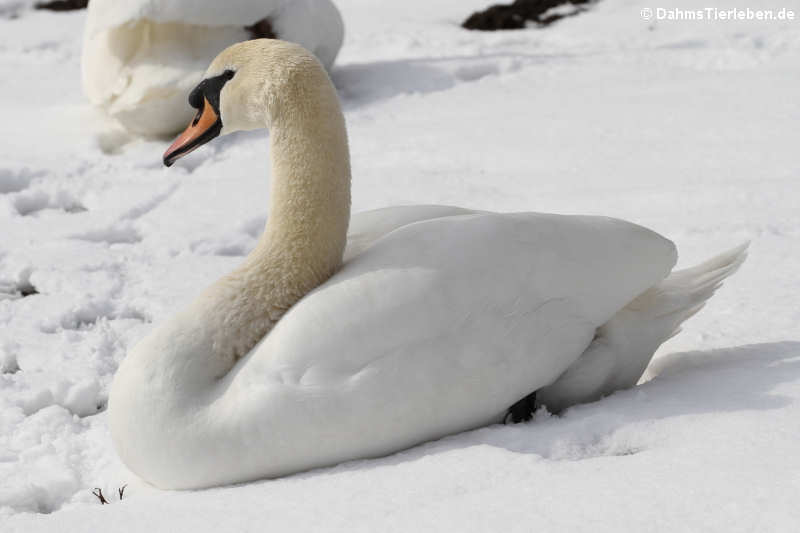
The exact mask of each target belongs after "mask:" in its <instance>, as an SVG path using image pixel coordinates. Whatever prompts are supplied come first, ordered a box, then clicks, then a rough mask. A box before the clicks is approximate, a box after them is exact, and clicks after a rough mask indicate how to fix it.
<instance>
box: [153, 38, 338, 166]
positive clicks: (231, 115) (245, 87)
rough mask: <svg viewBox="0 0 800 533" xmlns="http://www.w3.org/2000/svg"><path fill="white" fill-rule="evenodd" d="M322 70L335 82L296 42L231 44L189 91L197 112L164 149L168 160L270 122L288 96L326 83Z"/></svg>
mask: <svg viewBox="0 0 800 533" xmlns="http://www.w3.org/2000/svg"><path fill="white" fill-rule="evenodd" d="M320 75H321V76H323V77H324V80H325V81H323V83H325V82H327V83H328V84H329V83H330V81H328V79H327V74H326V73H325V69H324V67H323V66H322V65H321V64H320V63H319V61H318V60H317V59H316V58H315V57H314V55H313V54H311V52H309V51H307V50H306V49H304V48H303V47H301V46H300V45H297V44H294V43H288V42H285V41H280V40H277V39H254V40H251V41H245V42H242V43H237V44H234V45H232V46H230V47H228V48H226V49H225V50H223V51H222V53H220V54H219V55H218V56H217V57H216V58H215V59H214V61H212V62H211V65H210V66H209V67H208V70H206V73H205V76H203V81H201V82H200V83H199V84H198V85H197V86H196V87H195V88H194V89H193V90H192V92H191V93H189V105H191V106H192V107H194V108H195V109H197V114H196V115H195V117H194V120H192V122H191V124H189V126H188V127H187V128H186V130H184V132H183V133H181V134H180V135H179V136H178V138H177V139H175V142H173V143H172V145H171V146H170V147H169V148H168V149H167V151H166V152H164V164H165V165H167V166H171V165H172V164H173V163H174V162H175V161H177V160H178V159H180V158H181V157H183V156H185V155H186V154H188V153H190V152H192V151H194V150H195V149H197V148H199V147H200V146H202V145H204V144H205V143H207V142H209V141H210V140H212V139H214V138H215V137H217V136H219V135H226V134H228V133H232V132H234V131H241V130H254V129H259V128H267V127H269V126H270V124H271V122H272V121H273V119H274V118H275V117H276V116H278V114H279V113H280V110H281V107H282V104H283V103H284V102H285V101H286V99H287V97H289V98H291V97H292V96H291V95H292V94H293V93H294V94H296V93H298V92H303V91H304V90H305V89H304V88H306V87H308V86H313V85H315V84H318V83H320V82H321V81H322V79H321V78H319V76H320Z"/></svg>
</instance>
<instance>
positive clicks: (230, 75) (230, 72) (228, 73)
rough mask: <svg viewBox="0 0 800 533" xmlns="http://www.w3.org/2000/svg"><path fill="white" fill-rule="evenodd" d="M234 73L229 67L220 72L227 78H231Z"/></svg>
mask: <svg viewBox="0 0 800 533" xmlns="http://www.w3.org/2000/svg"><path fill="white" fill-rule="evenodd" d="M234 74H236V72H235V71H233V70H231V69H228V70H226V71H225V72H223V73H222V75H223V76H225V79H227V80H229V79H231V78H233V76H234Z"/></svg>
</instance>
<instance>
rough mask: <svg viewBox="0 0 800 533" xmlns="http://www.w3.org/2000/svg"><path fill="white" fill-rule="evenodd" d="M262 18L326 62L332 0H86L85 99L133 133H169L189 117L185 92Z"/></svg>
mask: <svg viewBox="0 0 800 533" xmlns="http://www.w3.org/2000/svg"><path fill="white" fill-rule="evenodd" d="M264 18H267V19H268V20H269V22H270V25H271V27H272V29H273V31H274V33H275V34H276V35H277V36H278V37H279V38H281V39H283V40H287V41H292V42H296V43H299V44H301V45H302V46H303V47H305V48H306V49H308V50H311V51H312V52H313V53H314V54H316V55H317V57H318V58H319V59H320V61H322V63H323V64H324V65H325V67H326V68H330V67H331V66H332V65H333V62H334V60H335V59H336V55H337V54H338V53H339V49H340V48H341V46H342V40H343V38H344V25H343V23H342V18H341V15H340V14H339V11H338V9H337V8H336V6H335V5H334V4H333V3H332V2H331V0H225V1H215V0H180V1H174V0H125V1H119V0H92V2H90V4H89V9H88V18H87V22H86V29H85V33H84V42H83V58H82V70H83V86H84V91H85V92H86V96H87V97H88V98H89V101H90V102H91V103H92V104H94V105H96V106H98V107H100V108H101V109H103V110H104V111H105V112H106V113H108V114H109V115H110V116H112V117H114V118H115V119H116V120H117V121H118V122H119V123H120V124H122V125H123V126H124V127H125V128H126V129H127V130H128V131H130V132H131V133H135V134H139V135H146V136H158V135H173V134H175V133H177V132H178V131H180V129H181V128H182V127H183V126H185V124H186V122H187V121H188V120H190V119H191V117H192V113H193V112H192V110H191V108H190V107H189V106H188V105H187V104H186V94H187V93H188V91H189V90H190V89H191V88H192V87H194V86H195V85H196V84H197V83H198V82H199V81H200V76H199V73H200V72H202V70H203V69H204V68H205V67H206V65H208V63H209V62H210V61H211V60H212V59H213V58H214V57H215V56H216V55H217V54H218V53H219V52H220V51H222V50H223V49H225V48H226V47H227V46H229V45H231V44H233V43H236V42H239V41H244V40H247V39H250V38H251V37H252V36H251V34H250V33H249V32H248V31H247V30H246V29H245V27H246V26H251V25H253V24H255V23H256V22H258V21H260V20H262V19H264Z"/></svg>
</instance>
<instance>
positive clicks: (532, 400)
mask: <svg viewBox="0 0 800 533" xmlns="http://www.w3.org/2000/svg"><path fill="white" fill-rule="evenodd" d="M535 411H536V391H534V392H532V393H530V394H528V395H527V396H525V397H524V398H523V399H521V400H520V401H518V402H517V403H515V404H514V405H512V406H511V407H509V408H508V411H506V416H505V418H503V423H504V424H518V423H520V422H527V421H529V420H530V419H531V418H533V413H534V412H535Z"/></svg>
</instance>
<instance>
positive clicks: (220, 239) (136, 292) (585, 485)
mask: <svg viewBox="0 0 800 533" xmlns="http://www.w3.org/2000/svg"><path fill="white" fill-rule="evenodd" d="M486 4H487V2H485V1H484V0H469V1H466V2H465V1H456V0H438V1H435V2H434V1H424V2H423V1H422V0H409V1H407V2H402V3H396V2H387V3H385V4H381V5H380V6H376V4H375V3H374V2H370V1H367V0H340V1H339V2H338V3H337V5H338V6H339V8H340V9H341V11H342V15H343V17H344V20H345V24H346V32H347V33H346V37H345V39H346V40H345V44H344V47H343V48H342V51H341V54H340V56H339V59H338V62H337V66H336V67H335V68H334V71H333V77H334V81H335V83H336V84H337V86H338V88H339V90H340V93H341V95H342V98H343V104H344V107H345V111H346V117H347V121H348V126H349V133H350V144H351V149H352V155H353V173H354V190H353V202H354V208H355V209H356V210H362V209H369V208H375V207H381V206H385V205H393V204H404V203H446V204H453V205H462V206H465V207H472V208H481V209H490V210H501V211H513V210H537V211H551V212H562V213H586V214H604V215H611V216H616V217H620V218H625V219H629V220H632V221H634V222H637V223H639V224H643V225H645V226H647V227H650V228H652V229H654V230H656V231H659V232H660V233H662V234H664V235H666V236H668V237H670V238H672V239H673V240H675V241H676V243H677V244H678V248H679V251H680V253H681V258H680V265H682V266H687V265H691V264H694V263H696V262H698V261H700V260H703V259H705V258H707V257H709V256H711V255H714V254H715V253H718V252H720V251H723V250H725V249H727V248H730V247H732V246H734V245H736V244H738V243H740V242H742V241H745V240H748V239H750V240H752V246H751V251H750V257H749V259H748V261H747V262H746V263H745V265H744V266H743V268H742V270H741V271H740V272H739V273H737V274H736V275H735V276H734V277H733V278H731V279H730V280H729V281H728V282H727V283H726V285H725V287H723V289H721V290H720V292H719V293H718V294H717V295H716V296H714V298H712V300H711V301H710V303H709V305H708V306H707V307H706V308H705V309H704V310H703V311H702V312H701V313H700V314H698V315H697V316H696V317H694V318H692V319H691V320H690V321H689V322H688V323H687V324H686V326H685V328H684V331H683V332H682V333H681V334H679V335H678V336H676V337H675V338H674V339H672V340H671V341H669V342H668V343H666V344H665V345H664V346H663V347H662V348H661V350H660V351H659V353H658V355H657V358H656V359H655V360H654V361H653V363H652V364H651V367H650V368H649V369H648V372H647V374H646V377H647V379H648V380H649V381H646V382H645V383H642V384H641V385H639V386H637V387H636V388H634V389H632V390H628V391H621V392H618V393H616V394H614V395H612V396H611V397H609V398H606V399H604V400H602V401H599V402H596V403H593V404H589V405H584V406H579V407H575V408H573V409H571V410H569V411H567V412H566V413H565V414H563V415H562V416H560V417H552V416H547V415H546V413H540V414H539V415H538V416H537V417H536V419H535V420H534V421H533V422H531V423H529V424H523V425H518V426H513V427H511V426H508V427H501V426H495V427H488V428H484V429H480V430H477V431H473V432H469V433H466V434H461V435H456V436H453V437H449V438H447V439H444V440H441V441H438V442H433V443H428V444H425V445H422V446H419V447H416V448H414V449H411V450H408V451H405V452H403V453H400V454H396V455H393V456H390V457H386V458H383V459H377V460H370V461H357V462H352V463H348V464H344V465H339V466H337V467H333V468H328V469H322V470H317V471H313V472H308V473H304V474H300V475H296V476H291V477H288V478H284V479H278V480H269V481H260V482H255V483H249V484H245V485H239V486H234V487H224V488H218V489H212V490H205V491H198V492H163V491H158V490H156V489H153V488H150V487H148V486H146V485H144V484H143V483H142V482H141V481H138V480H137V479H136V477H135V476H134V475H132V474H131V473H130V472H127V471H126V469H125V468H124V467H123V466H122V465H121V464H120V462H119V459H118V458H117V457H116V454H115V452H114V450H113V447H112V446H111V442H110V438H109V435H108V431H107V426H106V416H105V413H104V412H103V409H104V405H105V402H106V399H107V391H108V385H109V383H110V380H111V378H112V377H113V374H114V371H115V369H116V367H117V365H118V364H119V362H120V361H121V360H122V358H123V357H124V356H125V352H126V349H127V348H128V347H130V346H132V345H133V344H134V343H135V342H136V341H137V340H138V339H140V338H142V336H143V335H144V334H145V333H146V332H147V331H148V330H149V329H150V328H151V327H152V326H153V325H154V324H155V323H158V322H159V321H160V320H163V319H164V318H165V317H167V316H169V315H170V314H172V313H173V312H174V311H175V309H176V308H178V307H180V306H182V305H184V304H186V303H187V302H188V301H189V300H190V299H191V298H193V297H194V296H195V295H196V294H197V293H198V292H199V291H200V290H201V289H202V288H203V287H204V286H206V285H207V284H208V283H210V282H211V281H212V280H214V279H216V278H217V277H219V276H221V275H222V274H223V273H225V272H226V271H229V270H231V269H232V268H233V267H234V266H235V265H236V264H237V263H238V262H239V261H241V259H242V256H243V255H244V254H245V253H246V252H247V251H248V250H249V249H250V248H251V247H252V246H253V245H254V243H255V240H256V238H257V236H258V234H259V232H260V229H261V227H262V226H263V223H264V220H265V218H266V215H267V213H266V211H265V208H266V205H267V198H268V188H267V174H268V166H267V160H266V155H267V154H266V142H265V139H264V134H263V133H260V132H255V133H249V134H239V135H235V136H233V137H232V138H226V139H220V140H219V142H217V143H216V144H212V145H209V146H208V147H205V148H203V149H202V150H199V151H197V152H195V153H194V154H192V156H190V157H187V158H186V159H184V160H181V161H180V162H179V163H177V164H176V165H175V167H173V168H172V169H169V170H167V169H164V168H162V165H161V154H162V153H163V150H164V148H165V147H166V146H167V143H166V142H157V141H134V142H129V143H127V144H124V145H122V146H120V144H121V141H120V139H119V138H118V134H117V133H115V131H114V130H113V128H112V127H111V125H109V124H108V123H106V122H105V119H104V118H103V117H102V116H99V115H98V114H97V113H96V112H94V111H93V110H92V109H91V107H90V106H89V105H88V104H87V102H86V101H85V99H84V97H83V95H82V94H81V88H80V53H81V51H80V44H81V35H82V28H83V23H84V19H85V13H84V12H72V13H59V14H56V13H50V12H37V11H31V10H27V9H26V8H25V7H24V6H25V5H27V2H21V1H11V2H9V1H6V0H2V1H0V66H1V67H2V70H1V71H2V72H3V73H5V76H4V78H3V82H2V84H0V106H2V108H1V109H2V113H1V114H0V116H2V117H3V123H4V125H5V129H4V133H3V143H2V145H0V228H1V229H0V367H1V368H2V374H0V509H1V510H0V530H2V531H4V532H5V531H24V532H35V531H52V530H64V531H104V532H107V533H110V532H113V531H138V530H144V529H145V528H146V529H147V530H149V531H173V530H193V531H219V530H230V531H235V530H252V529H256V528H269V529H271V530H276V531H283V530H290V531H318V530H347V531H376V530H379V531H442V530H451V529H452V530H457V531H498V530H503V531H531V530H542V529H543V530H546V531H562V530H570V531H593V532H597V531H641V530H647V531H675V530H695V531H726V532H728V531H793V530H795V528H796V524H797V523H800V510H799V509H798V507H797V505H796V499H797V495H798V494H800V453H798V447H797V443H798V442H800V423H798V420H800V325H799V324H800V306H798V305H797V294H798V293H799V292H800V281H798V276H797V272H798V269H800V239H798V228H800V181H799V180H800V159H798V156H797V145H798V144H797V143H798V134H800V129H799V128H798V124H800V121H799V120H798V119H800V100H798V98H797V94H800V61H798V59H800V31H798V30H800V18H799V17H800V7H797V6H794V7H793V6H792V5H790V4H791V2H784V1H783V0H751V1H750V2H749V3H747V4H744V3H740V2H735V4H736V6H737V7H742V8H746V7H750V8H753V9H779V8H783V7H786V8H789V9H792V8H794V9H795V12H796V18H795V20H794V21H758V20H729V21H669V20H654V21H651V22H645V21H643V20H642V18H641V16H640V10H641V9H643V8H645V7H649V8H651V9H654V10H655V8H657V7H667V6H666V5H665V3H659V2H658V1H656V0H652V1H651V0H603V1H601V2H600V3H598V4H596V5H594V6H592V7H591V9H590V10H589V11H587V12H586V13H582V14H580V15H578V16H575V17H571V18H569V19H565V20H564V21H562V22H559V23H557V24H554V25H553V26H551V27H549V28H547V29H543V30H538V29H527V30H520V31H511V32H497V33H476V32H469V31H465V30H461V29H460V28H459V27H458V24H459V23H460V22H461V21H462V20H463V19H464V18H465V17H466V16H467V15H468V14H469V13H472V12H473V11H475V10H477V9H480V8H483V7H486ZM20 6H21V7H20ZM705 6H716V7H720V8H729V7H732V6H731V5H730V2H724V1H723V0H708V1H707V2H705V4H704V7H705ZM668 7H670V8H683V9H697V6H696V4H695V3H694V2H690V1H689V0H675V1H672V2H670V3H669V6H668ZM16 10H18V14H19V16H18V18H10V17H9V16H7V13H11V12H12V11H14V12H17V11H16ZM23 295H25V296H23ZM321 445H324V443H321ZM124 484H128V487H127V489H126V491H125V498H124V500H123V501H122V502H119V501H118V499H117V497H116V489H117V488H118V487H120V486H122V485H124ZM95 487H100V488H102V489H103V492H104V494H105V495H106V496H107V497H108V498H109V500H110V501H111V503H112V504H111V505H105V506H101V505H99V504H98V501H97V499H96V498H95V497H94V496H93V495H92V494H91V491H92V490H93V489H94V488H95Z"/></svg>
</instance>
